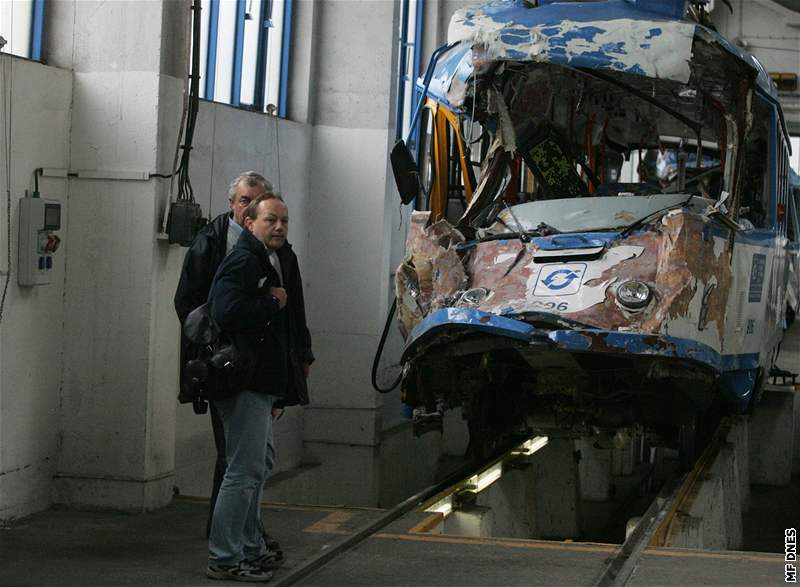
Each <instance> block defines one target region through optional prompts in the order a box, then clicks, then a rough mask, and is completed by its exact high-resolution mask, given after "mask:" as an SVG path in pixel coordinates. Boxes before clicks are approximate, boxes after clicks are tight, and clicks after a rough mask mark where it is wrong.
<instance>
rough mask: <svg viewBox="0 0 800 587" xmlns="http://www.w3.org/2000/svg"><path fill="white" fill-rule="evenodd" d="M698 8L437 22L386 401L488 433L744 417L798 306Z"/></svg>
mask: <svg viewBox="0 0 800 587" xmlns="http://www.w3.org/2000/svg"><path fill="white" fill-rule="evenodd" d="M534 4H538V5H537V6H534ZM703 4H704V3H702V2H696V3H688V2H683V1H672V2H654V1H645V0H605V1H602V0H601V1H595V2H552V1H546V0H539V2H538V3H531V2H527V1H524V0H496V1H494V2H491V3H489V4H486V5H484V6H481V7H478V8H470V9H463V10H460V11H457V12H456V13H455V15H454V16H453V18H452V20H451V24H450V28H449V38H448V41H449V45H448V46H447V47H446V48H443V49H442V50H441V51H440V54H439V55H438V58H437V59H434V60H432V64H431V66H430V68H431V71H430V75H429V76H428V78H429V80H430V81H428V80H426V81H428V83H426V84H424V85H423V84H420V87H421V88H422V89H423V94H424V95H423V100H422V102H421V104H422V106H421V109H420V111H421V120H420V128H419V131H418V136H417V140H416V141H415V143H416V147H417V149H416V151H417V152H416V160H417V164H418V167H419V171H420V179H421V181H420V184H421V185H420V189H419V192H418V193H416V194H415V195H416V196H417V198H416V208H417V210H416V211H415V212H414V213H413V215H412V221H411V227H410V230H409V234H408V237H407V241H406V246H407V255H406V258H405V260H404V261H403V264H402V265H401V266H400V267H399V268H398V270H397V272H396V293H397V299H398V319H399V324H400V328H401V331H402V332H403V334H404V336H405V341H406V342H405V349H404V354H403V363H404V376H403V395H404V401H406V402H407V403H409V404H412V405H415V406H418V407H421V408H426V409H427V410H432V409H435V407H436V406H439V407H441V406H443V405H444V406H453V405H460V406H461V407H462V409H463V410H464V412H465V414H466V416H467V418H468V419H470V421H471V423H472V424H473V427H474V428H481V429H492V430H501V429H504V428H508V427H513V426H514V425H517V424H520V422H527V423H528V424H532V423H533V424H536V425H541V426H543V427H547V426H561V427H571V428H573V429H581V428H582V429H591V428H595V429H596V428H597V427H600V428H603V427H605V428H613V427H619V426H627V425H632V424H641V425H645V426H649V427H652V428H655V429H660V430H664V431H669V430H674V429H675V427H676V425H680V424H681V423H684V422H687V421H694V420H693V419H696V417H697V414H698V413H702V412H703V411H705V410H708V408H709V406H711V405H712V404H714V403H715V402H716V403H718V404H719V405H720V406H722V407H723V408H724V410H726V411H729V412H744V411H746V410H748V409H749V408H750V407H751V406H752V404H753V403H754V401H755V398H756V397H757V395H758V392H759V389H760V385H761V384H762V382H763V381H764V380H765V377H766V374H768V373H769V371H770V369H771V367H772V366H773V365H774V361H775V359H776V353H777V352H778V349H779V343H780V341H781V338H782V336H783V332H784V329H785V327H786V317H787V311H788V312H789V314H793V313H794V312H795V311H796V307H794V306H796V305H797V303H798V300H797V296H796V295H791V294H790V295H787V284H788V283H789V282H790V274H791V263H790V249H791V246H792V245H791V244H790V241H789V238H788V237H789V236H790V235H789V233H788V232H787V229H788V228H789V224H788V222H789V221H790V220H789V216H790V214H789V213H790V212H792V211H793V209H792V208H790V201H789V198H790V192H791V186H790V180H789V173H790V169H789V163H788V162H789V152H790V151H789V138H788V134H787V130H786V127H785V124H784V121H783V115H782V111H781V107H780V103H779V101H778V98H777V92H776V90H775V87H774V85H773V83H772V81H771V80H770V78H769V76H768V75H767V73H766V71H765V70H764V68H763V67H762V66H761V64H760V63H759V62H758V61H757V60H756V59H755V58H753V57H752V56H750V55H748V54H747V53H744V52H743V51H742V50H741V49H739V48H738V47H736V46H734V45H733V44H731V43H730V42H729V41H727V40H726V39H725V38H723V37H722V36H720V35H719V34H718V33H717V32H716V31H714V30H713V28H712V27H711V26H710V23H709V21H708V16H707V15H706V14H705V13H704V12H703V8H702V5H703ZM687 11H688V12H687ZM687 15H689V16H691V17H692V19H691V20H690V19H688V18H687ZM478 168H479V169H478ZM397 174H402V170H397V169H396V175H397Z"/></svg>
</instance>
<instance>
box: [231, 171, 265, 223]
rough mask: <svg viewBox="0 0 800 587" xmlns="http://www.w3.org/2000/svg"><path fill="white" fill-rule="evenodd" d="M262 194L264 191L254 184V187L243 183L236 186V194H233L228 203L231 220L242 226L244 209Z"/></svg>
mask: <svg viewBox="0 0 800 587" xmlns="http://www.w3.org/2000/svg"><path fill="white" fill-rule="evenodd" d="M263 192H264V189H263V188H262V187H261V185H259V184H258V183H256V185H247V183H245V182H240V183H239V185H238V186H236V192H235V193H234V194H233V198H231V201H230V205H231V211H232V212H233V219H234V220H235V221H236V224H238V225H239V226H242V221H243V220H244V211H245V209H246V208H247V206H249V205H250V202H252V201H253V200H255V199H256V198H257V197H258V196H260V195H261V194H262V193H263Z"/></svg>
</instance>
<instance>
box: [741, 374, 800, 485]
mask: <svg viewBox="0 0 800 587" xmlns="http://www.w3.org/2000/svg"><path fill="white" fill-rule="evenodd" d="M795 399H796V394H795V392H794V390H793V389H791V388H789V387H776V386H771V385H768V386H767V387H766V389H765V391H764V396H763V397H762V398H761V401H760V402H759V404H758V405H757V406H756V409H755V412H754V413H753V414H752V415H751V416H750V429H749V431H748V439H749V442H750V454H749V460H750V482H751V483H757V484H761V485H776V486H786V485H789V483H790V482H791V479H792V462H793V458H794V447H793V443H794V423H795V421H794V414H795Z"/></svg>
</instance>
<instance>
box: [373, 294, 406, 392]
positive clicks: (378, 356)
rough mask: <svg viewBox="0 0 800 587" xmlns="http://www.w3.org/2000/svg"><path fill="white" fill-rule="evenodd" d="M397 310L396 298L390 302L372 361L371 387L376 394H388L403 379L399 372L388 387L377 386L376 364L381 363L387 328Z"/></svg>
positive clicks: (387, 333)
mask: <svg viewBox="0 0 800 587" xmlns="http://www.w3.org/2000/svg"><path fill="white" fill-rule="evenodd" d="M396 310H397V298H395V299H394V301H392V307H391V308H390V309H389V315H388V316H386V324H384V325H383V334H381V341H380V342H379V343H378V350H377V351H375V358H374V359H373V361H372V387H373V388H374V389H375V391H377V392H378V393H389V392H390V391H392V390H393V389H394V388H395V387H397V386H398V385H400V381H401V380H402V379H403V372H402V371H400V374H399V375H398V376H397V379H395V380H394V382H393V383H392V384H391V385H390V386H389V387H381V386H380V385H378V363H380V361H381V355H383V347H384V345H385V344H386V339H387V337H388V336H389V327H390V326H391V325H392V318H393V317H394V313H395V311H396Z"/></svg>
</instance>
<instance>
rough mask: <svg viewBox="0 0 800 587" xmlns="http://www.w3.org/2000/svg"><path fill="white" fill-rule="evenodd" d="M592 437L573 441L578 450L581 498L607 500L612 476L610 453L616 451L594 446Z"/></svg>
mask: <svg viewBox="0 0 800 587" xmlns="http://www.w3.org/2000/svg"><path fill="white" fill-rule="evenodd" d="M593 443H594V440H593V439H592V438H581V439H579V440H576V441H575V447H576V449H577V450H579V451H580V454H581V460H580V462H579V463H578V470H579V471H580V477H581V479H580V481H581V498H582V499H585V500H587V501H608V500H609V499H611V487H612V485H613V478H612V475H611V463H612V454H613V453H614V452H616V451H613V450H611V449H605V448H596V447H595V446H594V444H593Z"/></svg>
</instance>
